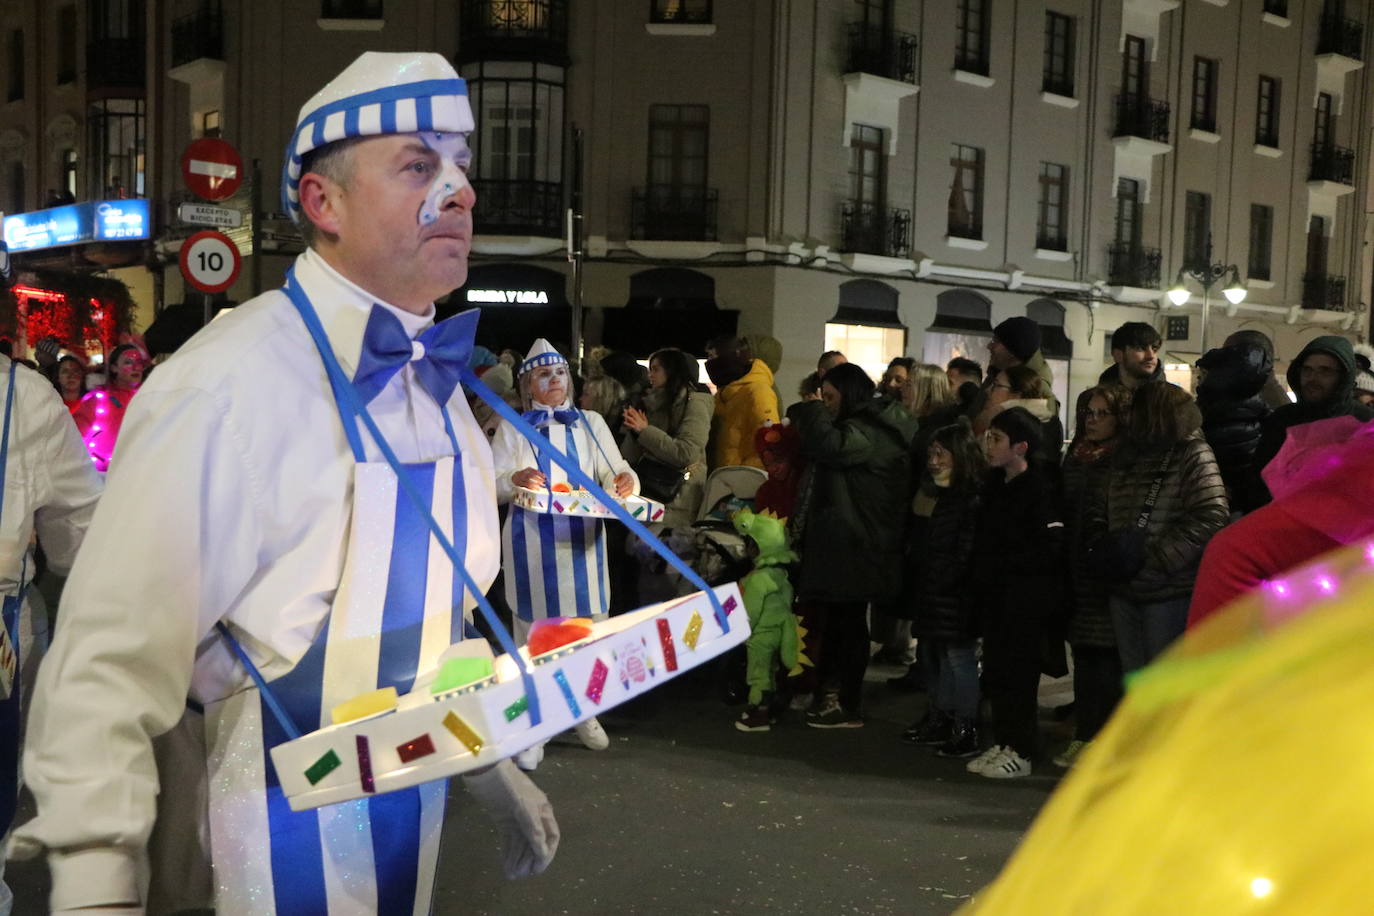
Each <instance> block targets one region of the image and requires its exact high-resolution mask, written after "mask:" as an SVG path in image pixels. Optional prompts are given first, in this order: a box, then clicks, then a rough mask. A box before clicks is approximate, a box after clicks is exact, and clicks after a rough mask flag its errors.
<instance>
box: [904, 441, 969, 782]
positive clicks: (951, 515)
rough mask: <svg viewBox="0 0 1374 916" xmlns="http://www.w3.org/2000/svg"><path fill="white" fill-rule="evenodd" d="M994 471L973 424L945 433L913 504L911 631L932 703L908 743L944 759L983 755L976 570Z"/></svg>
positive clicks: (931, 451)
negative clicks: (982, 498) (972, 576)
mask: <svg viewBox="0 0 1374 916" xmlns="http://www.w3.org/2000/svg"><path fill="white" fill-rule="evenodd" d="M987 467H988V464H987V460H986V458H984V456H983V450H982V449H981V448H979V447H978V440H977V439H975V438H974V436H973V430H972V429H970V428H969V426H968V424H967V423H956V424H953V425H950V426H942V427H940V428H939V429H937V430H936V431H935V432H934V434H933V435H932V436H931V438H930V445H929V447H928V448H927V451H926V463H925V473H924V474H923V475H922V478H921V483H920V486H919V488H918V489H917V491H916V496H915V498H914V499H913V500H912V501H911V512H912V517H911V520H910V521H911V535H910V537H909V538H908V541H907V557H908V561H907V571H908V573H909V574H910V577H911V578H910V581H911V583H912V587H911V594H910V605H909V606H910V608H911V610H912V611H913V612H914V623H913V624H912V628H911V631H912V634H913V635H914V636H916V638H917V640H918V641H917V651H918V653H919V655H920V660H921V661H920V667H921V671H922V672H923V673H924V675H925V681H926V696H927V697H928V698H929V701H930V703H929V706H927V708H926V714H925V718H923V719H921V721H919V722H917V723H916V724H915V725H913V726H911V728H909V729H907V730H906V732H905V733H904V734H903V735H902V739H903V740H904V741H907V742H908V743H911V744H916V745H924V746H928V747H936V746H938V748H939V750H937V751H936V753H937V754H939V755H940V756H941V757H972V756H974V755H976V754H977V753H978V730H977V718H978V657H977V645H978V638H977V632H976V629H975V626H974V620H973V604H972V602H971V601H970V600H969V598H970V596H969V569H970V564H971V562H972V559H973V539H974V531H975V523H976V521H977V518H978V506H979V493H980V491H981V490H982V486H983V478H984V477H985V476H986V474H987Z"/></svg>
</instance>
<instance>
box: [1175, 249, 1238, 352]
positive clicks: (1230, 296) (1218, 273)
mask: <svg viewBox="0 0 1374 916" xmlns="http://www.w3.org/2000/svg"><path fill="white" fill-rule="evenodd" d="M1203 260H1204V263H1203V264H1201V265H1200V266H1197V267H1180V268H1179V270H1178V279H1176V280H1175V281H1174V286H1173V288H1172V289H1170V290H1169V292H1168V296H1169V301H1170V302H1172V303H1173V304H1174V305H1183V304H1184V303H1185V302H1187V301H1188V299H1189V297H1190V296H1191V295H1192V294H1191V293H1189V292H1188V287H1187V286H1185V285H1184V283H1183V280H1184V278H1185V277H1192V278H1193V279H1194V280H1196V281H1197V282H1198V285H1199V286H1201V287H1202V352H1203V353H1206V352H1207V314H1208V312H1209V311H1210V310H1211V305H1212V296H1211V293H1212V287H1213V286H1216V284H1217V281H1219V280H1220V279H1221V278H1222V277H1224V276H1226V275H1227V274H1228V273H1229V274H1230V275H1231V280H1230V282H1229V283H1227V284H1226V288H1225V289H1223V290H1222V291H1221V294H1222V295H1223V296H1225V297H1226V301H1227V302H1229V303H1231V304H1232V305H1240V304H1241V303H1242V302H1244V301H1245V293H1246V289H1245V287H1244V286H1243V285H1242V284H1241V281H1240V268H1239V267H1237V266H1236V265H1234V264H1221V263H1215V264H1214V263H1212V237H1211V236H1210V235H1209V236H1208V237H1207V254H1206V257H1205V258H1204V259H1203Z"/></svg>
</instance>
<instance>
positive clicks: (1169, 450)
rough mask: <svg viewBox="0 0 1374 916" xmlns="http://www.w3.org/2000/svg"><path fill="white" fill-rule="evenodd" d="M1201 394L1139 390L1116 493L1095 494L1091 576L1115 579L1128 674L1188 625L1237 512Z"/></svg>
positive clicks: (1115, 476)
mask: <svg viewBox="0 0 1374 916" xmlns="http://www.w3.org/2000/svg"><path fill="white" fill-rule="evenodd" d="M1201 428H1202V412H1201V411H1200V410H1198V407H1197V404H1196V403H1195V402H1194V401H1193V397H1192V395H1190V394H1188V392H1186V391H1184V390H1183V389H1182V388H1180V387H1178V386H1177V385H1173V384H1170V383H1169V382H1165V381H1149V382H1146V383H1145V384H1143V385H1141V386H1140V387H1139V388H1137V389H1136V391H1135V397H1134V398H1133V400H1132V405H1131V412H1130V416H1129V419H1128V420H1127V424H1126V441H1125V442H1124V443H1123V444H1122V445H1121V446H1120V447H1118V448H1117V449H1116V453H1115V455H1114V456H1113V458H1112V466H1111V471H1110V474H1109V478H1108V481H1107V486H1106V487H1105V488H1104V489H1103V490H1102V491H1100V492H1098V493H1093V494H1089V499H1090V502H1089V505H1088V509H1087V517H1086V526H1087V527H1086V531H1085V537H1087V538H1088V539H1089V543H1091V544H1092V545H1093V546H1092V547H1091V548H1090V550H1091V557H1090V560H1091V562H1092V564H1093V569H1092V570H1091V572H1092V573H1095V574H1097V575H1099V576H1101V577H1102V578H1104V579H1106V580H1107V581H1108V588H1109V597H1108V600H1107V605H1108V608H1109V610H1110V612H1111V618H1112V628H1113V630H1114V631H1115V633H1116V644H1117V649H1118V651H1119V652H1120V653H1121V668H1122V671H1123V672H1125V673H1130V672H1132V671H1135V670H1136V669H1138V668H1143V667H1145V666H1146V665H1148V664H1149V663H1150V661H1151V660H1152V659H1154V658H1155V656H1157V655H1159V654H1160V653H1161V652H1163V651H1164V649H1165V648H1166V647H1167V646H1168V645H1169V644H1170V643H1172V642H1173V641H1174V639H1176V638H1177V637H1178V636H1179V635H1180V634H1181V633H1182V632H1183V630H1184V628H1185V627H1186V625H1187V623H1188V604H1189V601H1190V599H1191V597H1192V593H1193V583H1194V581H1195V579H1196V577H1197V570H1198V563H1199V562H1200V561H1201V559H1202V551H1203V549H1204V548H1205V547H1206V546H1207V542H1208V541H1209V540H1211V537H1212V535H1214V534H1216V533H1217V532H1218V531H1220V530H1221V529H1222V527H1223V526H1224V525H1225V524H1226V521H1227V518H1228V517H1229V515H1230V508H1229V506H1228V504H1227V502H1226V487H1225V486H1224V485H1223V484H1222V481H1221V474H1220V472H1219V471H1218V470H1217V460H1216V457H1215V456H1214V455H1213V454H1212V447H1211V446H1209V445H1208V444H1207V440H1205V439H1204V438H1202V433H1201Z"/></svg>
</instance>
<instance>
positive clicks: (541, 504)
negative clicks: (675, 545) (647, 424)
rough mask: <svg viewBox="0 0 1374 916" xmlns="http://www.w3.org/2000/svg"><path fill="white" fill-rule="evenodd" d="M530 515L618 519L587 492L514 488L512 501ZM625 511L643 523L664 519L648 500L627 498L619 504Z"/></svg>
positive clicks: (656, 505)
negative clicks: (537, 513) (544, 514)
mask: <svg viewBox="0 0 1374 916" xmlns="http://www.w3.org/2000/svg"><path fill="white" fill-rule="evenodd" d="M511 501H512V502H514V503H515V504H516V505H517V506H519V507H520V508H521V509H524V510H525V511H527V512H541V513H547V514H548V515H569V516H585V517H589V518H615V516H613V515H612V514H611V510H610V509H608V508H606V506H605V505H603V504H602V503H601V501H600V500H598V499H597V498H596V497H595V496H593V495H592V494H591V493H589V492H588V491H586V490H572V491H570V492H561V491H558V490H526V489H525V488H523V487H516V488H515V495H514V496H513V497H512V498H511ZM617 502H619V503H620V504H621V505H622V506H624V507H625V511H627V512H629V513H630V514H631V515H633V516H634V517H635V518H636V519H637V520H639V521H641V522H657V521H659V520H661V519H662V518H663V503H660V502H655V501H654V500H652V499H649V498H648V497H646V496H626V497H624V498H623V499H619V500H617Z"/></svg>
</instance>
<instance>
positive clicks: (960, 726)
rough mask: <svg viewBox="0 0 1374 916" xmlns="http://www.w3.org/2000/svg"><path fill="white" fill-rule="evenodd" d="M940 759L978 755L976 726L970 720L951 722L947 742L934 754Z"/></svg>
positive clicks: (958, 719) (954, 720) (957, 719)
mask: <svg viewBox="0 0 1374 916" xmlns="http://www.w3.org/2000/svg"><path fill="white" fill-rule="evenodd" d="M935 753H936V755H937V756H940V757H974V756H977V754H978V726H976V725H974V724H973V720H972V719H960V718H955V719H953V720H951V724H950V729H949V740H948V741H946V742H945V743H944V744H942V745H940V748H939V750H937V751H936V752H935Z"/></svg>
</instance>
